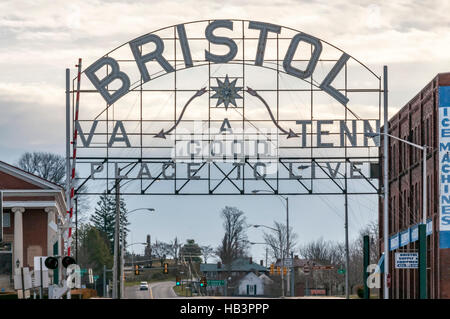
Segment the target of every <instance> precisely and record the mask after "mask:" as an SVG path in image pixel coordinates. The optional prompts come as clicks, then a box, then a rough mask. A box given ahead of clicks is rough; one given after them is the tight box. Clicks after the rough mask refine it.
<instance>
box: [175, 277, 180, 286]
mask: <svg viewBox="0 0 450 319" xmlns="http://www.w3.org/2000/svg"><path fill="white" fill-rule="evenodd" d="M176 283H177V286H179V285H181V278H180V276H177V277H176Z"/></svg>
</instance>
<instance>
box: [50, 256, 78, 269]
mask: <svg viewBox="0 0 450 319" xmlns="http://www.w3.org/2000/svg"><path fill="white" fill-rule="evenodd" d="M76 263H77V262H76V261H75V259H74V258H73V257H70V256H65V257H63V259H62V260H61V264H62V265H63V267H64V268H67V267H69V266H70V265H73V264H76ZM44 265H45V267H47V268H48V269H52V270H55V269H57V268H58V266H59V260H58V257H52V256H50V257H47V258H45V261H44Z"/></svg>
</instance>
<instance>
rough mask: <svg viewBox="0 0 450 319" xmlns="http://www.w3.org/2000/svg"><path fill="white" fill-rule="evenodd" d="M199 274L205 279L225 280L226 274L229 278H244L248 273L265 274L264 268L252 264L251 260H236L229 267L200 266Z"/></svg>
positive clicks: (222, 265) (223, 265) (216, 265)
mask: <svg viewBox="0 0 450 319" xmlns="http://www.w3.org/2000/svg"><path fill="white" fill-rule="evenodd" d="M200 272H202V273H203V275H204V276H206V278H207V279H219V280H220V279H225V278H226V276H227V274H228V272H229V275H230V276H231V277H241V276H245V275H246V274H247V273H249V272H254V273H258V275H259V274H260V273H267V272H268V270H267V268H266V267H264V266H262V265H259V264H257V263H254V262H253V261H252V258H238V259H236V260H234V261H233V262H232V263H231V265H230V266H228V265H225V264H222V263H220V262H218V263H216V264H200Z"/></svg>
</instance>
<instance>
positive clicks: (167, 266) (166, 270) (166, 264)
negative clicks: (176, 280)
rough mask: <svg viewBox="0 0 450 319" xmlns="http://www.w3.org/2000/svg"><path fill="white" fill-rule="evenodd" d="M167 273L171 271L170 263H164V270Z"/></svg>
mask: <svg viewBox="0 0 450 319" xmlns="http://www.w3.org/2000/svg"><path fill="white" fill-rule="evenodd" d="M163 272H164V273H165V274H168V273H169V264H168V263H164V271H163Z"/></svg>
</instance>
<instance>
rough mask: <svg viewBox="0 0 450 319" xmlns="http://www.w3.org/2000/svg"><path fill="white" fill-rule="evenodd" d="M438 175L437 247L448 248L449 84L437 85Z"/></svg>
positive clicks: (449, 227)
mask: <svg viewBox="0 0 450 319" xmlns="http://www.w3.org/2000/svg"><path fill="white" fill-rule="evenodd" d="M439 176H440V177H439V184H440V185H439V247H440V248H441V249H442V248H450V86H440V87H439ZM427 232H428V227H427Z"/></svg>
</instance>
